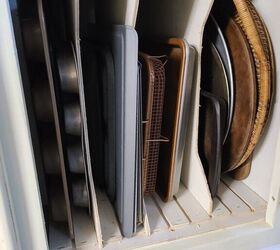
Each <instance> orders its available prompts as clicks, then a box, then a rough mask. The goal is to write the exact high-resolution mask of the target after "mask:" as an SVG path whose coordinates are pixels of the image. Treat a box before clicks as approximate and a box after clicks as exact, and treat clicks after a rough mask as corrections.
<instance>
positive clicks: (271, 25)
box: [0, 0, 280, 249]
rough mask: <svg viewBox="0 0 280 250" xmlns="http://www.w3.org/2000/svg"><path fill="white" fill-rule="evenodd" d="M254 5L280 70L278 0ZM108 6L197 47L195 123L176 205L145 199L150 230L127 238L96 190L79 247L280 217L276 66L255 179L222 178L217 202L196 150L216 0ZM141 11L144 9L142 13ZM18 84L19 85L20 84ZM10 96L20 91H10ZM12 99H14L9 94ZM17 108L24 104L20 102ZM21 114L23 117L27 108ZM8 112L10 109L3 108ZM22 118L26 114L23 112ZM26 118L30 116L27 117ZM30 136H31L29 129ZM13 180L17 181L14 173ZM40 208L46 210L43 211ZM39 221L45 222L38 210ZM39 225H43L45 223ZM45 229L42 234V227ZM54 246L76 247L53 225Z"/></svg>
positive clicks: (119, 244) (118, 245)
mask: <svg viewBox="0 0 280 250" xmlns="http://www.w3.org/2000/svg"><path fill="white" fill-rule="evenodd" d="M75 2H76V1H75ZM253 3H254V4H255V6H256V8H257V9H258V11H259V12H260V14H261V15H262V17H263V19H264V20H265V23H266V25H267V27H268V30H269V31H270V35H271V38H272V41H273V45H274V53H275V57H276V65H278V61H279V59H280V46H279V43H278V41H279V40H280V33H279V32H278V23H279V18H278V11H277V10H279V9H280V3H279V1H277V0H266V1H264V0H255V1H253ZM102 4H103V6H102V8H103V11H104V15H105V13H106V15H107V16H108V19H107V20H108V22H110V23H118V24H126V25H130V26H133V27H136V29H139V30H140V31H141V32H143V33H145V34H148V35H149V34H150V35H151V36H162V35H165V36H176V37H181V38H185V39H186V40H187V41H188V42H189V43H190V44H191V45H193V46H194V47H195V48H196V50H197V53H198V55H197V59H196V60H197V62H196V63H197V69H196V76H195V84H194V88H193V95H192V96H193V100H192V118H191V122H190V123H191V126H190V129H189V131H188V136H187V137H188V141H187V142H186V148H185V155H184V164H183V171H182V177H181V182H182V183H181V185H180V190H179V193H178V194H177V195H175V197H174V200H172V201H170V202H168V203H163V202H162V201H161V199H160V198H159V197H158V196H157V195H153V196H152V197H146V198H145V207H146V211H147V218H145V223H144V224H145V225H144V227H143V228H142V229H141V230H140V231H139V232H137V234H136V235H135V236H134V237H132V238H130V239H127V238H123V237H122V235H121V231H120V228H119V225H118V222H117V219H116V216H115V214H114V210H113V207H112V205H111V203H110V202H109V199H108V197H107V196H106V194H105V193H104V192H103V191H101V190H98V189H96V190H95V192H96V199H97V207H96V209H98V214H99V215H98V216H96V215H93V216H94V220H95V221H96V220H98V221H100V226H101V234H100V235H97V234H96V233H95V230H94V225H93V221H92V220H90V219H89V218H88V217H86V216H85V214H84V213H80V211H79V210H75V211H74V216H73V223H74V230H75V236H76V247H77V248H78V249H98V248H99V247H100V242H102V244H103V247H104V249H126V248H129V249H131V248H136V247H142V246H150V245H151V246H152V245H154V244H158V243H163V242H170V241H173V240H177V239H186V240H187V239H188V237H190V236H194V235H199V234H202V233H207V232H211V231H215V230H220V229H225V228H230V227H233V226H238V225H244V224H248V223H253V222H263V223H272V222H273V220H272V218H273V217H274V215H275V213H276V206H277V205H276V204H277V201H278V196H279V186H280V182H279V179H280V178H279V177H280V158H279V157H280V156H279V155H280V145H279V144H280V139H279V138H280V131H279V129H280V116H279V114H280V103H279V91H280V87H279V86H280V85H279V68H277V67H276V68H277V81H276V88H277V89H276V96H275V101H274V104H273V111H272V115H271V118H270V121H269V123H268V125H267V127H266V131H265V135H264V136H263V140H262V141H261V143H260V144H259V145H258V148H257V149H256V152H255V154H254V158H253V167H252V171H251V174H250V176H249V177H248V178H247V179H246V180H244V181H234V180H232V179H230V178H229V177H228V176H223V178H222V182H221V184H220V186H219V190H218V195H217V198H215V199H214V200H213V199H212V198H211V195H210V191H209V188H208V185H207V180H206V177H205V173H204V170H203V167H202V163H201V161H200V158H199V155H198V149H197V140H198V138H197V137H198V116H199V92H200V56H201V51H202V36H203V29H204V25H205V23H206V20H207V18H208V15H209V13H210V10H211V7H212V4H213V0H207V1H206V0H183V1H182V0H174V1H168V0H164V1H160V0H154V1H143V0H140V3H139V2H138V1H137V0H128V1H121V0H118V1H110V0H104V1H102ZM0 6H1V5H0ZM139 6H140V7H139ZM140 8H141V10H142V11H138V9H140ZM0 27H2V26H0ZM3 27H4V26H3ZM3 27H2V28H3ZM1 31H2V29H1ZM137 31H138V30H137ZM1 57H2V54H1ZM1 61H2V59H1ZM13 66H15V65H13ZM1 77H2V73H1ZM18 81H20V80H19V79H18ZM9 91H15V90H13V89H9ZM3 93H4V92H2V94H3ZM8 96H9V97H10V95H7V97H8ZM7 103H8V104H7V105H12V104H9V102H7ZM14 104H15V106H16V105H18V106H20V104H19V103H14ZM3 106H4V104H3ZM21 112H23V113H24V111H23V110H21ZM2 113H4V111H1V114H2ZM24 115H26V114H25V113H24ZM21 116H23V114H21ZM22 118H23V119H24V117H22ZM24 123H25V122H23V124H24ZM3 131H4V130H3ZM5 131H7V130H5ZM1 132H2V127H1ZM24 133H26V134H28V133H27V132H26V131H24ZM23 141H28V139H27V138H23ZM2 143H3V142H2ZM14 143H16V141H15V142H14ZM29 143H30V141H29ZM30 150H31V149H30ZM0 156H1V155H0ZM4 167H5V166H4ZM6 167H7V166H6ZM29 171H33V174H34V173H35V172H34V171H35V169H29ZM7 176H8V178H12V177H11V176H12V174H10V173H8V174H7ZM30 185H33V186H34V187H36V186H37V183H36V182H32V183H31V182H30ZM34 190H35V189H34ZM29 191H30V190H29ZM30 192H31V191H30ZM34 192H35V191H34ZM37 194H38V193H37ZM26 199H27V198H26ZM34 199H35V198H34ZM34 204H39V202H38V201H36V199H35V200H34ZM36 209H40V207H37V208H36ZM15 213H18V212H15ZM38 216H39V217H40V213H39V214H38ZM38 221H39V222H40V223H42V225H43V221H42V220H41V219H40V220H38ZM39 228H40V227H39ZM39 230H40V231H43V229H42V228H40V229H39ZM98 238H99V239H98ZM42 241H43V240H42ZM186 242H187V241H186ZM49 247H50V249H69V248H71V247H73V245H72V241H71V240H70V238H69V237H68V236H67V235H66V234H63V233H62V231H61V230H59V228H57V227H56V226H52V225H51V226H50V228H49Z"/></svg>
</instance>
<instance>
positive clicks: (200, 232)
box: [104, 211, 268, 250]
mask: <svg viewBox="0 0 280 250" xmlns="http://www.w3.org/2000/svg"><path fill="white" fill-rule="evenodd" d="M263 218H264V212H263V211H262V212H255V213H246V214H243V215H242V216H240V215H238V214H236V215H234V214H232V215H230V216H226V217H223V216H218V217H216V218H213V219H209V220H206V221H202V222H200V223H191V224H188V225H186V226H185V227H180V228H177V229H176V230H174V231H167V230H163V231H158V232H155V233H152V235H151V236H150V237H145V236H138V235H137V236H135V237H133V238H130V239H127V238H124V239H123V240H122V242H121V243H120V244H107V245H106V246H105V248H104V249H106V250H111V249H113V250H121V249H136V248H144V249H150V248H151V249H162V247H163V246H164V245H165V244H169V245H168V246H169V247H168V248H165V249H177V248H176V247H175V245H176V244H178V243H179V242H180V241H183V242H184V247H185V248H186V247H188V246H189V243H188V242H191V241H192V239H193V238H197V237H199V238H203V237H207V236H208V235H211V234H212V233H213V231H216V232H225V231H227V232H228V236H229V235H230V232H231V229H230V228H231V227H232V228H236V226H237V225H238V227H240V225H246V226H247V227H249V230H250V225H251V224H252V223H259V227H262V230H267V229H268V227H267V225H265V224H264V220H263ZM210 232H211V233H210ZM191 236H195V237H191ZM217 240H222V239H221V238H219V237H217ZM200 241H201V242H200V245H204V246H205V249H207V250H208V248H207V247H209V244H210V243H211V242H207V241H205V240H204V241H202V240H200ZM225 246H226V245H225ZM185 248H181V249H185ZM222 249H225V248H222Z"/></svg>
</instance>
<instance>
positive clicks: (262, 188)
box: [244, 0, 280, 201]
mask: <svg viewBox="0 0 280 250" xmlns="http://www.w3.org/2000/svg"><path fill="white" fill-rule="evenodd" d="M253 3H254V5H255V6H256V9H257V10H258V12H259V13H260V15H261V16H262V18H263V19H264V21H265V24H266V26H267V29H268V31H269V33H270V37H271V39H272V43H273V49H274V54H275V59H276V84H275V90H274V91H275V99H274V101H273V103H272V105H273V109H272V113H271V116H270V118H269V122H268V124H267V125H266V128H265V131H264V133H263V136H262V139H261V141H260V143H259V144H258V145H257V147H256V149H255V152H254V157H253V164H252V169H251V173H250V175H249V177H248V178H247V179H246V180H244V182H245V183H246V185H248V186H249V187H250V188H251V189H252V190H253V191H255V192H256V193H257V194H259V195H260V196H261V197H262V198H263V199H264V200H266V201H269V199H270V198H271V195H270V194H269V193H270V191H271V189H270V187H271V181H272V178H277V177H276V176H275V177H274V176H273V175H272V173H273V168H274V167H278V168H280V164H279V163H278V165H276V164H275V160H276V155H277V153H279V152H277V138H278V135H279V133H280V116H279V114H280V101H279V100H280V99H279V98H280V67H279V65H280V57H279V56H280V44H279V41H280V33H279V22H280V21H279V11H278V10H279V9H280V1H278V0H268V1H264V0H253Z"/></svg>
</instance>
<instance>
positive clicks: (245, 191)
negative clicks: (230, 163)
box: [223, 176, 267, 211]
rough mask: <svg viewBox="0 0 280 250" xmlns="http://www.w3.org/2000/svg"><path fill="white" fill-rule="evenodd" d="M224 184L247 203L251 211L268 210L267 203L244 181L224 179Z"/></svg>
mask: <svg viewBox="0 0 280 250" xmlns="http://www.w3.org/2000/svg"><path fill="white" fill-rule="evenodd" d="M223 182H224V184H225V185H226V186H227V187H228V188H229V189H230V190H231V191H232V192H234V193H235V194H236V195H237V196H238V197H239V198H240V199H242V200H243V201H244V203H246V204H247V205H248V206H249V207H250V208H251V210H253V211H254V210H262V209H266V207H267V203H266V202H265V201H264V200H263V199H262V198H261V197H260V196H259V195H257V194H256V193H255V192H254V191H252V190H251V189H250V188H249V187H248V186H246V184H244V183H243V182H242V181H235V180H233V179H231V178H230V177H227V176H225V177H223Z"/></svg>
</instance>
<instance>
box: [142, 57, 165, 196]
mask: <svg viewBox="0 0 280 250" xmlns="http://www.w3.org/2000/svg"><path fill="white" fill-rule="evenodd" d="M139 55H140V62H141V64H142V79H143V82H142V84H143V90H144V91H145V93H144V92H143V103H144V102H145V109H146V110H145V114H144V117H143V122H144V139H143V143H144V145H143V190H144V194H145V195H148V194H152V193H154V192H155V189H156V181H157V170H158V159H159V148H160V143H161V139H162V138H161V125H162V111H163V103H164V90H165V68H164V65H165V63H166V56H162V57H157V56H150V55H148V54H145V53H142V52H141V53H140V54H139Z"/></svg>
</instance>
